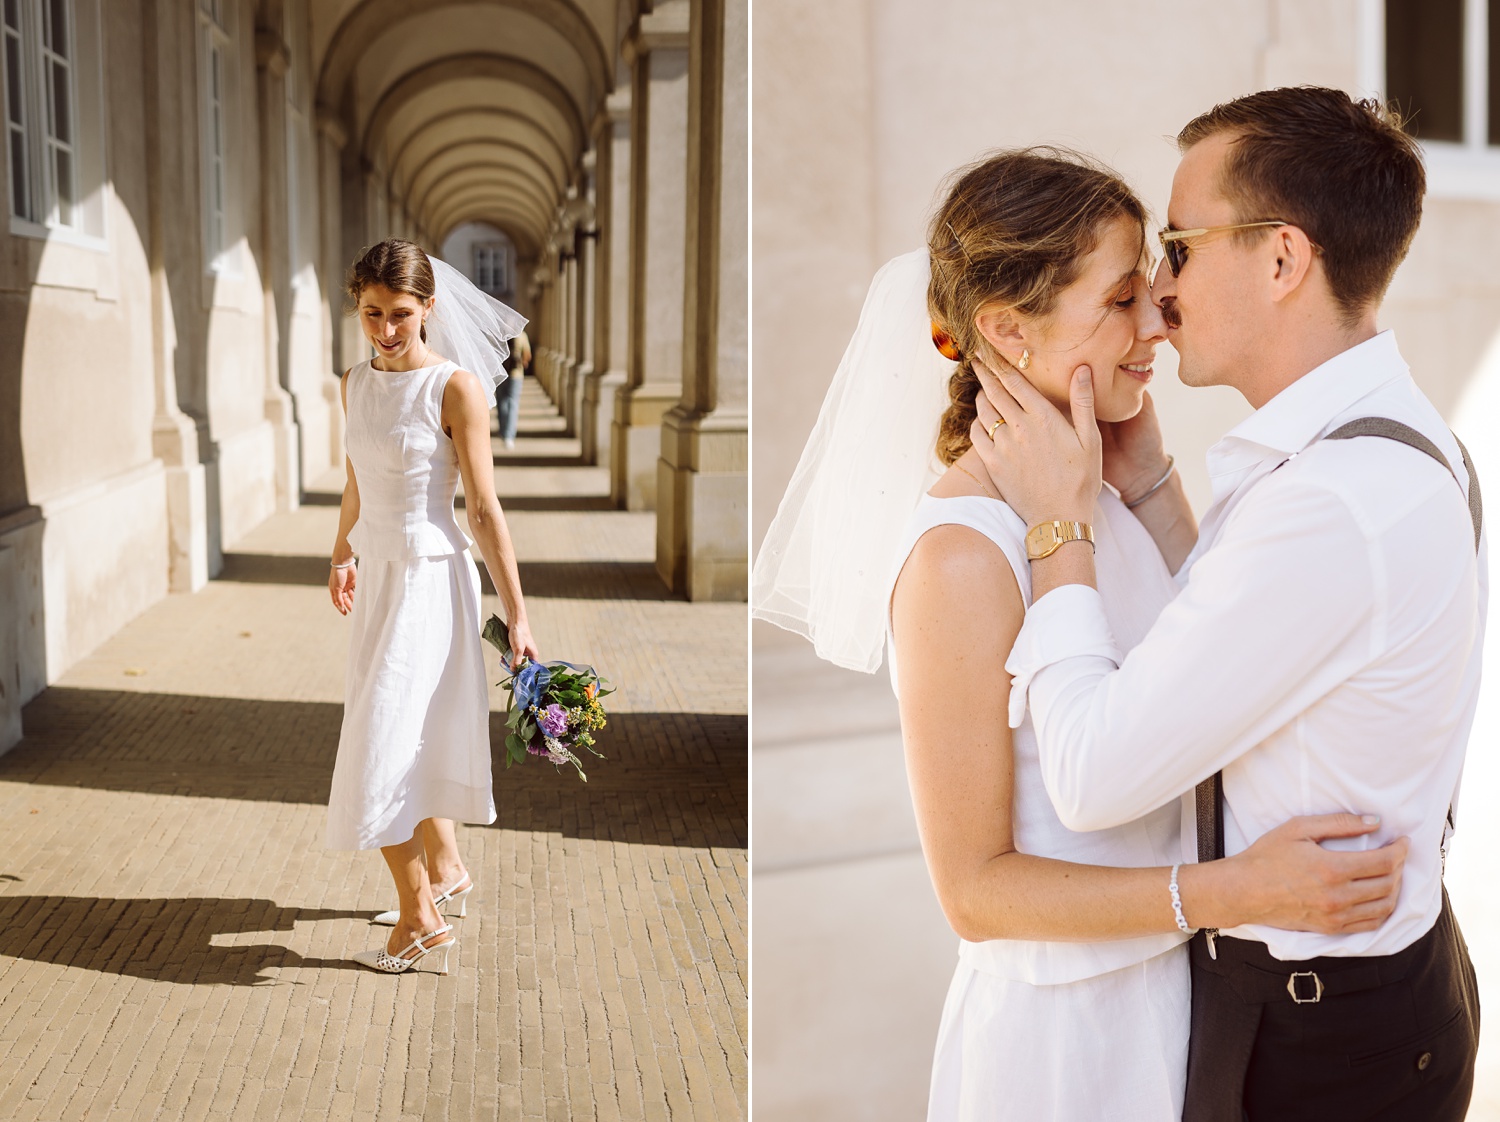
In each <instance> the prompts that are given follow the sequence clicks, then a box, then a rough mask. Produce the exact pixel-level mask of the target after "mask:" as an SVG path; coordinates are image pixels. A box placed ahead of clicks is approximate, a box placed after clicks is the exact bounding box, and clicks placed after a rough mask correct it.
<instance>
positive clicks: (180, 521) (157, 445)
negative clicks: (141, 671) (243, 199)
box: [142, 9, 210, 592]
mask: <svg viewBox="0 0 1500 1122" xmlns="http://www.w3.org/2000/svg"><path fill="white" fill-rule="evenodd" d="M148 10H149V9H148ZM159 15H160V14H159V13H153V14H152V18H150V19H149V21H148V22H147V24H146V27H145V31H144V44H145V48H146V49H145V58H144V60H143V61H144V64H145V65H144V67H143V71H144V72H143V74H142V80H143V81H144V83H145V115H146V121H145V129H144V133H145V136H144V140H145V148H146V192H147V207H148V210H149V221H148V223H147V239H146V242H147V244H146V253H147V258H148V260H149V262H150V269H151V366H152V379H151V380H152V389H153V391H154V392H153V395H152V396H153V399H154V400H153V410H152V418H151V450H152V452H153V453H154V454H155V455H156V456H157V458H158V459H160V460H161V461H162V463H163V465H165V467H166V491H167V535H168V541H167V558H168V561H167V584H168V587H169V588H170V589H171V590H172V591H173V592H195V591H197V590H198V589H200V588H202V587H203V586H204V585H205V584H207V583H208V578H209V572H210V554H209V505H208V473H207V470H206V469H205V468H204V465H203V462H202V459H201V458H200V456H199V441H198V424H197V422H196V421H195V420H194V419H193V418H192V417H190V416H189V415H188V414H186V413H184V412H183V411H182V409H181V408H180V406H179V398H178V386H177V319H176V317H175V316H174V315H173V307H174V302H173V299H172V288H171V278H170V276H169V265H170V264H172V258H173V257H174V252H173V251H174V250H175V251H176V253H175V256H177V257H179V258H180V257H181V256H182V254H183V249H182V247H181V245H177V246H174V245H172V244H171V243H172V240H173V239H174V238H176V237H177V236H178V235H180V233H181V231H182V225H183V224H182V221H181V216H180V215H179V214H176V213H169V211H168V208H169V205H170V204H169V200H172V201H175V200H176V197H177V196H176V194H175V191H176V189H178V188H179V185H180V183H181V176H182V168H183V164H184V160H185V155H184V151H185V149H184V141H183V140H182V138H183V137H185V136H193V135H195V134H194V133H192V132H191V131H190V126H188V125H187V124H186V123H185V122H186V121H187V120H190V119H191V118H190V116H185V112H187V113H190V111H191V107H190V106H189V107H185V106H184V105H183V104H182V99H181V96H180V89H179V82H178V73H177V69H176V66H175V58H176V57H177V55H178V54H179V53H180V51H181V50H182V49H183V41H185V42H187V43H188V44H191V42H192V39H191V37H190V34H189V35H185V36H184V37H183V39H182V40H178V39H176V37H175V36H174V35H173V29H174V27H179V29H180V25H178V24H174V22H173V21H171V20H168V19H165V18H159ZM186 150H187V151H191V150H192V148H191V146H187V148H186ZM190 244H191V245H192V246H193V247H194V249H196V246H197V240H196V238H193V239H190ZM194 275H196V270H194Z"/></svg>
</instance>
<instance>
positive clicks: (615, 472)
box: [609, 384, 682, 510]
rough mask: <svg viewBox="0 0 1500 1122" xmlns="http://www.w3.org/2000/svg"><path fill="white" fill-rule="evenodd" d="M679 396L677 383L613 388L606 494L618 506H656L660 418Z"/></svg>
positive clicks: (644, 508)
mask: <svg viewBox="0 0 1500 1122" xmlns="http://www.w3.org/2000/svg"><path fill="white" fill-rule="evenodd" d="M681 397H682V389H681V387H679V386H668V385H650V384H647V385H644V386H621V387H620V388H619V389H618V390H616V391H615V420H614V431H613V433H612V434H611V435H612V442H613V445H614V447H613V448H611V449H610V470H609V494H610V498H611V499H613V500H614V503H615V505H616V506H618V507H620V508H621V509H623V510H655V509H656V478H657V473H656V461H657V460H658V459H659V458H660V457H661V419H662V417H664V416H665V415H666V413H667V411H668V410H669V409H671V408H672V407H673V406H674V405H676V404H677V402H678V399H679V398H681Z"/></svg>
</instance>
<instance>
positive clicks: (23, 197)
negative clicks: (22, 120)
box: [10, 129, 31, 218]
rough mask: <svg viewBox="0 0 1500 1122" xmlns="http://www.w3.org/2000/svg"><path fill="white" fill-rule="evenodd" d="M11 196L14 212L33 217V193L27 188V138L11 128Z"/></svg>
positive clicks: (21, 215) (25, 216)
mask: <svg viewBox="0 0 1500 1122" xmlns="http://www.w3.org/2000/svg"><path fill="white" fill-rule="evenodd" d="M10 197H11V205H12V206H13V207H14V213H15V214H17V215H18V216H20V217H21V218H30V217H31V195H30V192H29V191H27V189H26V138H25V137H23V136H22V135H21V134H20V133H18V132H16V130H15V129H11V130H10Z"/></svg>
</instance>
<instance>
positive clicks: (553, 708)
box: [481, 616, 614, 783]
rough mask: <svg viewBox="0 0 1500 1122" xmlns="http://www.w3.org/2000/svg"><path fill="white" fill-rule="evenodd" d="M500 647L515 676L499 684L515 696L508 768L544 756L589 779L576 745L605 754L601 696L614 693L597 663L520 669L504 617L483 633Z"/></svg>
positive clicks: (494, 620) (510, 716) (528, 665)
mask: <svg viewBox="0 0 1500 1122" xmlns="http://www.w3.org/2000/svg"><path fill="white" fill-rule="evenodd" d="M481 634H482V635H483V637H484V638H485V639H487V640H488V641H489V642H491V643H493V644H494V645H495V646H496V648H498V649H499V651H500V655H501V661H502V662H503V663H504V665H505V668H506V669H507V670H509V671H510V677H508V678H506V679H505V680H503V681H501V682H499V683H498V684H499V685H500V686H501V687H503V688H504V689H505V690H506V691H507V692H508V693H509V694H510V708H509V709H507V710H506V713H505V727H506V728H508V729H509V730H510V731H509V732H508V733H507V734H506V737H505V766H506V767H510V765H511V764H519V763H524V762H525V760H526V757H527V756H528V755H531V756H541V757H543V758H545V759H547V760H550V761H551V762H552V763H554V764H557V765H558V766H559V767H560V766H562V765H563V764H572V765H573V766H574V767H575V768H576V769H577V770H578V778H580V779H582V780H583V781H584V782H585V783H587V782H588V778H589V777H588V776H587V775H585V774H584V773H583V764H582V763H581V762H580V760H579V759H578V755H577V753H576V751H575V749H581V750H583V751H587V752H592V753H593V754H594V755H595V756H598V757H599V758H600V759H601V760H602V759H604V753H602V752H600V751H599V750H598V749H597V748H595V747H594V737H593V734H594V733H595V732H598V731H599V730H600V729H602V728H603V727H604V724H605V716H606V714H605V712H604V706H603V705H602V704H601V703H600V701H599V699H600V698H601V697H603V696H604V695H605V694H610V693H613V692H614V690H612V689H610V688H609V687H608V684H607V683H606V682H605V681H604V679H602V678H600V677H599V675H598V674H597V673H595V671H594V668H593V667H592V666H574V665H573V664H572V663H571V662H525V663H523V664H522V666H521V668H520V669H519V670H515V669H513V668H512V666H511V649H510V629H509V628H507V627H506V626H505V621H504V620H502V619H501V618H500V617H499V616H490V618H489V621H488V622H487V623H486V624H485V625H484V630H483V632H481Z"/></svg>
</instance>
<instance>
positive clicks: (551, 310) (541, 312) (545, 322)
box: [531, 251, 557, 397]
mask: <svg viewBox="0 0 1500 1122" xmlns="http://www.w3.org/2000/svg"><path fill="white" fill-rule="evenodd" d="M535 275H536V282H537V285H538V286H539V288H540V291H539V292H538V294H537V301H536V307H537V319H538V320H539V321H540V323H539V327H540V330H538V331H537V332H536V333H535V335H534V336H533V337H532V341H531V346H532V353H533V354H534V355H535V358H536V376H537V381H538V382H539V383H540V385H541V387H542V389H543V390H546V392H547V395H548V396H549V397H550V396H551V395H552V389H551V384H552V369H553V363H554V358H555V354H554V351H553V341H554V338H555V336H556V331H557V300H556V295H557V292H556V290H557V283H556V282H557V260H556V255H555V254H553V253H549V252H545V251H544V253H543V256H542V260H541V262H540V264H539V265H538V267H537V270H536V274H535Z"/></svg>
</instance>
